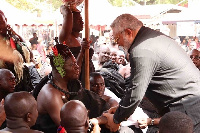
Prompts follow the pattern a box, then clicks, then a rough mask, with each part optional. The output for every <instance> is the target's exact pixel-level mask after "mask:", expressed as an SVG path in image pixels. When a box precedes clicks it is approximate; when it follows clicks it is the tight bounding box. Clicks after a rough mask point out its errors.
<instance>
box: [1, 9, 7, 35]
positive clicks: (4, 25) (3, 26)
mask: <svg viewBox="0 0 200 133" xmlns="http://www.w3.org/2000/svg"><path fill="white" fill-rule="evenodd" d="M0 22H1V23H0V35H2V36H3V37H5V36H6V32H7V18H6V17H5V14H4V13H3V11H1V10H0Z"/></svg>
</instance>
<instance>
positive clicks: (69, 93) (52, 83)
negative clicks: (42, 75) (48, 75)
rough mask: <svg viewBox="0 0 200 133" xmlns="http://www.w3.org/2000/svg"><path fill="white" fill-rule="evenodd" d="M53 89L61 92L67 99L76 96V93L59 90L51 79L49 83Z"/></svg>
mask: <svg viewBox="0 0 200 133" xmlns="http://www.w3.org/2000/svg"><path fill="white" fill-rule="evenodd" d="M49 83H50V84H51V85H52V86H53V87H54V88H55V89H57V90H59V91H61V92H63V93H64V94H65V96H66V97H68V98H69V96H71V95H73V96H76V95H78V92H69V91H65V90H63V89H61V88H60V87H58V86H57V85H56V84H55V83H54V82H53V80H52V79H51V80H50V82H49Z"/></svg>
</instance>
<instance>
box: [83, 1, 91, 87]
mask: <svg viewBox="0 0 200 133" xmlns="http://www.w3.org/2000/svg"><path fill="white" fill-rule="evenodd" d="M88 7H89V0H85V8H84V9H85V38H86V40H89V12H88V9H89V8H88ZM89 68H90V67H89V49H87V50H85V88H86V89H88V90H90V80H89V79H90V78H89V76H90V75H89Z"/></svg>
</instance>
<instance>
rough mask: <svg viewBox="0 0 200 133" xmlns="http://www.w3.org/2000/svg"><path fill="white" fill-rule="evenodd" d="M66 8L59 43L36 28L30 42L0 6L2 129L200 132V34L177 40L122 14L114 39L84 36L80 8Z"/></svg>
mask: <svg viewBox="0 0 200 133" xmlns="http://www.w3.org/2000/svg"><path fill="white" fill-rule="evenodd" d="M60 12H61V14H62V15H63V25H62V29H61V31H60V34H59V37H56V38H55V39H54V40H55V43H54V44H52V45H49V46H44V45H43V44H42V43H41V42H40V41H39V40H38V37H37V33H33V37H32V38H31V39H30V40H29V42H28V43H30V47H28V45H27V44H26V42H25V41H24V40H23V37H21V36H20V35H18V34H17V33H16V32H15V31H14V30H13V29H12V28H11V27H10V26H9V25H8V24H7V18H6V16H5V15H4V13H3V11H1V10H0V43H1V45H0V46H1V47H2V48H1V52H0V53H1V54H0V100H1V103H0V125H1V128H0V129H1V130H0V133H1V132H2V133H4V132H5V133H27V132H28V133H42V132H44V133H66V132H67V133H87V132H93V133H100V132H101V133H111V132H112V133H143V132H145V133H157V132H159V133H169V132H170V133H172V132H173V133H193V132H195V133H198V132H200V112H199V108H200V51H199V47H200V45H199V44H200V43H199V40H198V38H197V37H196V38H193V39H194V40H191V41H190V42H187V44H186V43H184V41H186V40H185V39H183V40H182V42H181V43H177V41H176V40H175V39H172V38H170V37H168V36H166V35H164V34H162V33H161V32H159V31H155V30H152V29H150V28H148V27H145V26H143V23H142V22H141V21H140V20H138V19H137V18H135V17H134V16H132V15H130V14H122V15H120V16H118V17H117V18H116V19H115V20H114V21H113V23H112V24H111V28H112V30H111V32H110V37H109V41H107V40H104V41H102V40H100V39H101V38H99V40H98V39H97V40H96V41H95V42H91V40H87V39H85V38H83V39H81V40H80V38H79V34H80V31H82V30H83V21H82V17H81V14H80V11H79V10H77V9H74V7H73V8H72V7H71V6H70V5H69V6H65V5H62V6H61V7H60ZM91 43H92V44H93V45H91ZM193 44H194V45H193ZM192 46H193V47H192ZM86 49H89V56H90V58H89V70H90V71H89V73H90V78H89V79H90V90H87V89H86V88H85V77H84V75H85V58H84V56H85V50H86ZM5 51H6V52H7V54H8V55H9V56H7V54H5Z"/></svg>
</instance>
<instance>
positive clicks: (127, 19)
mask: <svg viewBox="0 0 200 133" xmlns="http://www.w3.org/2000/svg"><path fill="white" fill-rule="evenodd" d="M142 26H143V23H142V22H141V21H140V20H138V19H137V18H136V17H134V16H133V15H131V14H122V15H120V16H118V17H117V18H116V19H115V20H114V21H113V22H112V24H111V25H110V27H111V28H112V29H114V31H115V32H116V31H117V32H121V31H123V30H125V29H131V30H136V29H140V28H141V27H142Z"/></svg>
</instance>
